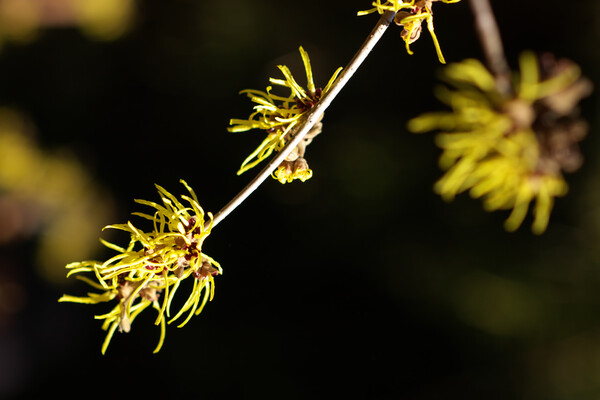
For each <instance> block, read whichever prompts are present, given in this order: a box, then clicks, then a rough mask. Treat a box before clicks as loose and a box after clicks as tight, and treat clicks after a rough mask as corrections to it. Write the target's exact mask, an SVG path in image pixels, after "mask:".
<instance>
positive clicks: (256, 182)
mask: <svg viewBox="0 0 600 400" xmlns="http://www.w3.org/2000/svg"><path fill="white" fill-rule="evenodd" d="M395 14H396V13H394V12H392V11H387V12H385V13H384V14H383V15H382V16H381V18H380V19H379V21H378V22H377V25H375V27H374V28H373V30H372V31H371V33H370V34H369V37H368V38H367V40H365V42H364V43H363V45H362V46H361V47H360V49H359V50H358V51H357V52H356V54H355V55H354V57H353V58H352V60H350V62H349V63H348V65H347V66H346V68H345V69H344V70H343V71H342V73H341V74H340V76H339V77H338V78H337V80H336V81H335V82H334V84H333V85H332V86H331V88H330V89H329V91H327V93H325V95H324V96H323V98H322V99H321V100H320V101H319V102H318V103H317V105H316V106H315V107H313V108H312V109H311V110H310V111H309V112H308V114H307V115H306V117H305V119H304V121H303V122H301V123H299V124H298V125H297V127H296V128H295V129H294V132H293V134H292V140H290V142H289V143H288V144H286V145H285V147H284V148H283V149H281V151H280V152H278V153H277V154H276V156H275V157H273V158H272V159H271V161H269V163H268V164H267V165H266V166H265V167H264V168H263V170H262V171H260V172H259V173H258V175H257V176H256V177H255V178H254V179H253V180H252V181H250V183H249V184H248V185H247V186H246V187H245V188H244V189H242V191H241V192H240V193H238V194H237V195H236V196H235V197H234V198H233V199H232V200H231V201H230V202H229V203H227V204H226V205H225V206H224V207H223V208H222V209H221V210H220V211H219V212H218V213H216V214H215V216H214V222H213V226H215V225H217V224H218V223H219V222H221V221H222V220H223V219H225V217H227V216H228V215H229V214H230V213H231V212H232V211H233V210H234V209H235V208H236V207H237V206H239V205H240V204H242V203H243V202H244V200H246V198H248V196H250V194H252V192H254V191H255V190H256V189H257V188H258V187H259V186H260V185H261V184H262V183H263V182H264V181H265V180H266V179H267V178H268V177H269V176H270V175H271V174H272V173H273V171H275V169H277V167H278V166H279V165H280V164H281V163H282V162H283V160H284V159H285V158H286V157H287V156H288V154H290V153H291V152H292V150H294V148H296V146H298V144H299V143H300V142H301V141H302V139H304V137H305V136H306V135H307V134H308V133H309V132H310V130H311V128H312V127H313V126H314V125H315V124H316V123H317V122H319V120H320V118H321V115H322V114H323V112H324V111H325V109H327V107H329V105H330V104H331V102H332V101H333V99H335V97H336V96H337V95H338V93H339V92H340V91H341V90H342V88H343V87H344V85H345V84H346V83H347V82H348V81H349V80H350V78H351V77H352V75H354V73H355V72H356V70H358V68H359V67H360V65H361V64H362V62H363V61H364V60H365V58H367V56H368V55H369V53H370V52H371V50H373V48H374V47H375V45H376V44H377V42H378V41H379V39H381V37H382V36H383V34H384V33H385V31H386V30H387V28H388V27H389V25H390V24H391V22H392V21H393V20H394V15H395Z"/></svg>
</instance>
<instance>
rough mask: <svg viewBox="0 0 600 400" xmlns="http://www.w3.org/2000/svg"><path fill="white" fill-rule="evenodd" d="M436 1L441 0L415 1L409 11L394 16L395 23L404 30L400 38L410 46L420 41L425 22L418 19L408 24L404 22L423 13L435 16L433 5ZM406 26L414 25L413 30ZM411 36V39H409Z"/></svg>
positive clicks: (399, 12)
mask: <svg viewBox="0 0 600 400" xmlns="http://www.w3.org/2000/svg"><path fill="white" fill-rule="evenodd" d="M436 1H440V0H417V1H415V3H414V6H413V7H412V8H410V9H409V10H408V11H404V10H402V11H398V12H397V13H396V15H395V16H394V22H395V23H396V25H398V26H401V27H403V28H404V29H403V30H402V32H400V36H401V37H402V39H404V40H406V41H408V43H409V44H412V43H414V42H416V41H417V39H419V37H420V36H421V32H422V31H423V27H422V23H423V20H422V19H417V20H412V21H410V22H408V23H406V21H405V22H404V23H403V22H402V21H403V20H404V19H405V18H408V17H412V16H414V15H417V14H420V13H423V12H428V13H429V14H431V15H433V7H432V3H433V2H436ZM405 24H406V25H408V24H414V26H412V27H411V28H412V29H406V27H405ZM409 35H410V37H408V36H409Z"/></svg>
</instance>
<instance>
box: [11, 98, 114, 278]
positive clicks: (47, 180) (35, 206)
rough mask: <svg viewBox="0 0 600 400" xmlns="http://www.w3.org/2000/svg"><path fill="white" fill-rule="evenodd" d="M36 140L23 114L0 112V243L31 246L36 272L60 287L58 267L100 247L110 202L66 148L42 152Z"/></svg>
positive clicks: (109, 218) (104, 192) (111, 203)
mask: <svg viewBox="0 0 600 400" xmlns="http://www.w3.org/2000/svg"><path fill="white" fill-rule="evenodd" d="M35 135H36V129H35V127H34V126H33V124H32V123H31V121H29V120H28V118H27V117H26V116H25V115H23V114H22V113H19V112H16V111H14V110H10V109H5V108H0V244H5V243H12V242H15V241H18V240H32V241H35V244H36V246H35V249H34V253H35V263H36V268H38V269H39V271H38V272H39V273H40V274H41V275H42V276H43V277H44V278H45V279H46V280H49V281H51V282H53V283H59V282H60V283H61V284H62V283H63V282H64V269H63V268H62V265H64V264H65V263H66V262H68V261H69V260H73V259H74V258H75V259H77V258H80V257H85V255H86V254H93V253H94V252H96V251H98V249H99V248H100V246H99V243H98V229H100V228H101V227H102V226H104V225H106V224H107V222H109V221H110V220H111V219H112V216H113V214H114V211H113V199H112V197H111V196H110V195H109V194H108V193H106V191H105V190H104V189H103V188H102V187H100V185H99V184H98V182H96V181H95V180H94V177H93V176H91V175H90V173H89V172H88V171H87V170H86V167H85V166H84V165H83V164H82V163H81V162H79V160H77V159H76V157H74V154H71V153H70V152H69V150H68V149H65V148H63V149H56V150H53V151H50V150H48V149H44V148H42V147H41V146H40V145H39V143H37V142H36V140H35ZM5 261H6V260H5Z"/></svg>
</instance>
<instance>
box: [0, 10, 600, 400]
mask: <svg viewBox="0 0 600 400" xmlns="http://www.w3.org/2000/svg"><path fill="white" fill-rule="evenodd" d="M493 3H494V7H495V11H496V12H497V18H498V22H499V25H500V29H501V31H502V35H503V39H504V42H505V46H506V53H507V58H508V60H509V63H510V64H511V65H512V66H513V68H516V61H517V57H518V54H519V53H520V52H521V51H522V50H524V49H531V50H534V51H538V52H542V51H552V52H554V53H555V54H556V55H557V56H559V57H566V58H570V59H572V60H574V61H575V62H577V63H578V64H579V65H580V66H581V67H582V69H583V72H584V74H586V75H587V76H588V77H589V78H590V79H591V80H592V81H593V82H595V83H596V86H598V82H599V79H598V78H599V77H598V74H599V73H598V71H600V68H599V62H600V59H599V53H598V42H599V41H600V28H599V26H600V6H599V5H598V2H597V1H596V0H580V1H576V2H572V3H568V5H567V6H565V2H560V1H557V0H551V1H547V0H544V1H542V0H534V1H528V2H523V1H519V0H502V1H499V0H498V1H494V2H493ZM368 7H369V3H368V1H365V2H363V1H358V0H356V1H355V0H352V1H341V0H339V1H329V2H322V1H317V0H306V1H303V2H297V1H281V0H279V1H274V0H252V1H249V0H231V1H227V2H225V1H223V2H217V1H211V2H209V1H198V0H170V1H159V0H145V1H139V2H138V4H137V8H136V15H135V18H134V20H133V22H132V24H131V26H130V28H129V30H128V31H127V32H126V33H125V34H123V35H122V36H120V37H118V38H116V39H113V40H109V41H106V40H104V41H101V40H97V39H94V38H91V37H89V36H86V35H85V34H83V33H82V31H81V29H79V28H78V27H77V26H72V27H45V28H44V27H42V28H40V30H39V32H38V35H37V37H36V38H35V39H33V40H30V41H27V42H25V43H21V42H10V41H8V42H7V43H5V45H4V47H3V48H2V49H1V51H0V105H2V106H6V107H10V108H11V109H16V110H19V112H21V113H22V114H23V115H24V116H26V118H27V119H28V120H30V122H31V124H32V126H35V131H36V132H37V133H36V136H35V140H36V143H37V144H38V145H39V147H40V148H41V149H42V150H43V151H46V152H49V153H51V154H62V153H61V152H68V153H69V154H70V156H71V157H74V158H75V159H76V160H78V162H79V163H80V165H81V166H82V168H84V169H85V171H87V172H86V173H88V174H89V175H90V176H91V177H92V180H93V183H94V185H97V186H98V187H101V188H102V190H103V191H104V192H105V193H107V196H108V197H109V198H111V199H112V200H111V202H112V203H111V210H112V211H111V212H112V216H111V218H112V219H111V220H110V221H107V222H105V223H120V222H125V221H126V220H127V219H128V218H130V216H129V214H130V213H131V212H133V211H139V210H140V207H139V206H137V205H135V203H134V202H133V199H134V198H143V199H148V200H155V201H156V200H158V195H157V194H156V192H155V190H154V187H153V184H154V183H158V184H160V185H162V186H164V187H165V188H167V189H168V190H170V191H172V192H174V193H177V194H179V193H183V189H182V187H181V186H180V185H179V183H178V182H179V179H181V178H183V179H185V180H186V181H187V182H188V183H189V184H190V185H191V186H192V187H193V188H194V189H195V190H196V193H197V194H198V197H199V198H200V202H201V204H202V205H203V207H204V208H205V209H206V210H207V211H212V212H216V211H218V210H219V208H220V207H222V206H223V205H224V204H226V203H227V202H228V201H229V200H230V199H231V198H232V197H233V196H234V195H235V194H236V193H237V192H238V191H239V190H241V189H242V188H243V186H244V185H245V184H246V183H247V182H249V180H250V179H251V178H252V176H253V174H254V173H256V172H258V170H256V171H255V170H252V171H250V172H248V173H246V174H244V175H242V176H239V177H238V176H236V174H235V173H236V171H237V168H238V167H239V165H240V164H241V162H242V161H243V160H244V158H245V157H246V155H247V154H249V152H250V151H251V150H252V149H254V148H255V147H256V146H257V145H258V143H259V141H260V140H261V135H260V134H259V133H255V132H247V133H239V134H232V133H228V132H227V131H226V127H227V125H228V121H229V118H245V117H246V116H247V115H248V114H249V112H250V107H251V104H250V102H249V101H248V100H247V98H246V97H245V96H240V95H238V91H239V90H241V89H245V88H255V89H264V87H265V86H266V85H267V82H268V78H269V77H271V76H272V77H280V74H279V71H278V70H277V68H276V65H277V64H286V65H288V66H289V67H290V68H291V69H292V71H293V72H295V76H296V77H297V78H298V80H299V81H300V82H302V83H303V82H304V78H303V70H302V66H301V63H300V56H299V53H298V50H297V49H298V46H300V45H302V46H304V48H305V49H306V50H307V51H308V52H309V54H310V56H311V60H312V62H313V70H314V74H315V79H316V81H317V84H319V83H320V84H321V85H324V84H325V83H326V82H327V80H328V79H329V77H330V75H331V74H332V73H333V71H334V70H335V69H336V68H337V67H338V66H343V65H345V64H346V63H347V62H348V61H349V60H350V58H351V57H352V55H353V54H354V52H355V51H356V49H358V47H359V46H360V44H361V43H362V41H363V40H364V38H365V37H366V36H367V34H368V33H369V31H370V30H371V28H372V27H373V26H374V24H375V23H376V21H377V16H376V15H369V16H364V17H356V11H358V10H362V9H366V8H368ZM434 11H435V27H436V33H437V35H438V38H439V40H440V43H441V46H442V49H443V51H444V54H445V57H446V60H447V61H448V62H453V61H459V60H462V59H464V58H469V57H476V58H481V51H480V47H479V44H478V41H477V37H476V35H475V31H474V29H473V24H472V23H473V22H472V16H471V14H470V9H469V7H468V4H467V2H466V0H465V1H462V2H461V3H458V4H442V3H435V6H434ZM412 49H413V50H414V52H415V54H414V55H412V56H409V55H407V54H406V52H405V50H404V43H403V42H402V41H401V39H400V37H399V29H398V28H396V27H392V28H391V29H390V30H389V31H388V32H387V33H386V35H385V36H384V38H383V39H382V40H381V42H380V43H379V45H378V46H377V47H376V48H375V50H374V51H373V53H372V54H371V55H370V57H369V58H368V59H367V60H366V62H365V63H364V65H363V67H361V69H360V70H359V71H358V72H357V74H356V75H355V77H354V78H353V79H352V80H351V82H350V83H349V84H348V85H347V86H346V87H345V88H344V89H343V91H342V92H341V94H340V95H339V97H338V99H336V100H335V102H334V103H333V104H332V106H331V107H330V108H329V110H328V111H327V112H326V117H325V120H324V130H323V134H321V135H320V136H319V137H318V138H317V139H316V140H315V141H314V142H313V144H312V145H311V146H310V147H309V149H308V151H307V159H308V162H309V164H310V166H311V168H312V169H313V170H314V176H313V178H312V179H311V180H309V181H307V182H306V183H304V184H301V183H296V182H295V183H293V184H289V185H281V184H279V183H277V182H276V181H274V180H269V181H267V182H265V183H264V184H263V185H262V186H261V188H260V189H259V190H258V191H257V192H255V193H254V194H253V195H252V196H251V197H250V198H249V199H248V200H247V201H246V202H245V203H244V204H243V205H241V206H240V207H239V208H238V209H236V210H235V211H234V212H233V214H231V215H230V216H229V217H228V218H227V219H225V220H224V221H223V222H222V223H221V224H220V225H219V226H218V227H217V228H215V230H214V231H213V234H212V235H211V236H210V237H209V238H208V239H207V241H206V242H205V245H204V251H205V252H206V253H207V254H209V255H211V256H212V257H214V258H215V259H216V260H218V261H219V262H220V263H221V265H222V266H223V268H224V275H223V276H220V277H218V278H217V280H216V294H215V298H214V300H213V301H212V303H210V304H208V305H207V306H206V308H205V310H204V311H203V313H202V314H201V315H200V316H199V317H195V318H193V319H192V320H191V321H190V322H189V323H188V325H187V326H185V327H184V328H182V329H177V328H176V327H175V326H170V327H169V328H168V329H167V337H166V342H165V345H164V347H163V349H162V350H161V352H160V353H159V354H157V355H153V354H152V350H153V349H154V346H155V344H156V341H157V340H158V334H159V332H158V328H157V327H155V326H154V325H153V320H154V317H155V315H154V311H148V312H147V314H148V315H142V316H140V317H139V318H138V319H137V320H136V321H135V323H134V324H133V326H132V331H131V332H130V333H128V334H118V333H117V334H115V337H114V338H113V341H112V343H111V345H110V347H109V349H108V352H107V354H106V355H105V356H102V355H101V354H100V346H101V344H102V341H103V338H104V332H103V331H102V330H101V329H100V325H101V322H100V321H98V320H95V319H94V318H93V316H94V315H96V314H102V313H104V312H106V311H108V310H109V309H110V308H111V306H109V305H95V306H84V305H80V304H72V303H60V304H59V303H58V302H57V299H58V298H59V297H60V296H61V295H62V294H63V293H69V294H74V295H84V294H85V292H86V291H87V290H88V287H86V286H85V285H84V284H83V283H81V282H77V281H76V280H74V279H70V280H68V281H67V280H66V279H64V278H61V279H56V277H55V276H56V273H55V274H54V275H53V276H54V277H53V278H51V277H50V275H52V274H50V273H49V272H48V270H47V268H46V269H42V268H39V267H38V266H37V265H38V264H39V263H40V262H39V256H36V252H37V251H38V249H39V242H40V241H41V240H42V239H43V238H44V235H45V233H44V230H43V227H44V224H41V225H40V229H39V230H38V231H36V232H34V233H32V234H31V235H29V236H26V237H23V235H22V236H21V237H18V238H13V239H12V240H7V241H6V242H5V243H4V244H2V245H1V246H0V263H1V264H0V268H1V269H0V271H1V272H2V275H0V278H2V277H4V279H10V280H11V282H12V285H13V286H12V287H18V288H19V290H17V292H18V293H19V295H18V302H19V307H13V308H10V307H5V309H6V310H8V311H5V312H3V313H0V397H2V398H23V397H27V396H41V395H44V396H48V395H50V396H52V395H58V396H62V397H66V398H70V397H74V396H81V397H83V396H89V395H94V394H100V395H102V396H107V397H117V398H118V397H124V396H125V395H132V396H133V395H135V396H152V397H158V396H159V395H164V394H167V393H170V394H173V395H175V396H177V395H186V396H193V398H206V399H221V398H236V399H254V398H256V399H259V398H260V399H271V398H273V399H281V398H285V399H320V398H348V397H350V398H354V397H362V398H369V399H392V398H393V399H423V400H425V399H427V400H428V399H440V398H445V399H455V398H456V399H463V400H468V399H487V400H493V399H535V400H537V399H540V400H542V399H544V400H563V399H564V400H577V399H582V400H584V399H585V400H588V399H589V400H594V399H598V398H600V249H599V247H598V243H599V240H600V186H598V183H597V182H598V178H599V177H600V170H599V168H600V165H599V164H598V162H597V159H596V154H598V151H599V150H600V149H599V148H598V145H599V141H598V138H597V135H596V132H597V131H598V117H597V116H598V102H597V97H595V96H594V95H593V96H591V97H590V98H587V99H585V100H584V101H583V103H582V113H583V115H584V117H585V118H586V119H587V120H588V122H589V124H590V132H589V135H588V137H587V138H586V140H585V141H584V142H583V144H582V150H583V153H584V155H585V157H586V162H585V164H584V167H583V168H582V169H581V170H580V171H578V172H577V173H575V174H571V175H569V176H567V180H568V182H569V184H570V192H569V194H568V195H567V196H566V197H564V198H560V199H558V201H557V202H556V206H555V209H554V212H553V215H552V218H551V221H550V226H549V228H548V230H547V231H546V232H545V233H544V234H543V235H542V236H534V235H532V234H531V233H530V230H529V226H530V224H531V218H530V217H529V218H528V219H527V220H526V222H525V223H524V225H523V226H522V227H521V228H520V229H519V230H518V231H517V232H516V233H506V232H505V231H504V230H503V228H502V222H503V221H504V219H505V218H506V217H507V215H508V214H507V213H505V212H496V213H487V212H485V211H484V210H483V209H482V205H481V202H480V201H478V200H473V199H471V198H469V197H468V195H462V196H459V197H458V198H457V199H456V200H455V201H454V202H452V203H444V202H443V201H442V200H441V199H440V198H439V197H438V196H436V195H435V194H434V193H433V191H432V185H433V183H434V182H435V180H436V179H438V177H439V176H440V175H441V172H440V170H439V168H438V166H437V157H438V156H439V149H437V148H436V147H435V145H434V143H433V137H434V135H433V134H426V135H413V134H410V133H409V132H408V131H407V130H406V128H405V126H406V121H407V120H408V119H410V118H411V117H414V116H416V115H418V114H419V113H421V112H424V111H433V110H438V109H441V108H442V106H441V105H440V104H439V103H438V102H437V101H436V100H435V98H434V96H433V88H434V86H435V85H436V84H437V81H436V71H438V70H439V68H440V64H439V63H438V61H437V58H436V55H435V50H434V48H433V44H432V41H431V38H430V35H429V33H428V32H424V33H423V35H422V37H421V39H420V40H419V41H418V42H416V43H415V44H413V45H412ZM2 193H4V194H5V195H7V194H10V193H9V189H6V188H4V189H2V187H0V195H1V194H2ZM101 202H102V203H103V204H100V203H101ZM104 202H105V200H102V199H100V198H98V206H100V205H102V206H105V205H106V204H104ZM89 213H90V217H91V216H92V215H93V214H94V208H93V207H92V208H91V209H90V211H89ZM83 222H85V218H83ZM99 228H100V226H98V227H95V226H94V229H95V230H97V233H98V235H97V236H100V234H101V233H100V229H99ZM71 233H72V232H71ZM102 236H103V237H106V238H110V236H109V233H104V234H102ZM110 254H111V252H110V251H108V250H104V249H102V248H100V247H97V248H95V250H94V252H92V254H88V255H85V256H83V258H98V259H104V258H106V257H110ZM66 261H77V259H70V260H66ZM63 265H64V264H63V263H60V264H57V263H56V265H54V267H55V270H56V271H58V275H59V276H61V277H62V276H64V270H63ZM0 293H2V292H0ZM2 301H3V302H5V303H7V302H10V301H11V299H10V297H8V296H6V294H5V296H4V298H3V300H2ZM13 301H16V300H14V299H13Z"/></svg>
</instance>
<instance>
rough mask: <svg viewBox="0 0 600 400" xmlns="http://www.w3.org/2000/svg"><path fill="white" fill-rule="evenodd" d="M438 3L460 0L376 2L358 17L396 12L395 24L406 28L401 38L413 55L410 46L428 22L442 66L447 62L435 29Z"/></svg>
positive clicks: (409, 52) (392, 0)
mask: <svg viewBox="0 0 600 400" xmlns="http://www.w3.org/2000/svg"><path fill="white" fill-rule="evenodd" d="M436 1H441V2H443V3H458V2H459V1H460V0H411V1H403V0H388V1H386V2H385V3H382V2H381V1H380V0H376V1H374V2H373V3H372V5H373V8H371V9H369V10H365V11H359V12H358V15H366V14H371V13H373V12H378V13H379V14H383V13H384V12H386V11H393V12H395V13H396V15H395V17H394V22H396V25H400V26H402V27H403V28H404V29H403V30H402V32H401V34H400V36H401V37H402V39H403V40H404V43H405V45H406V51H407V52H408V54H413V52H412V50H411V49H410V44H411V43H413V42H415V41H416V40H417V39H419V37H420V36H421V30H422V26H421V25H422V24H423V21H427V29H428V30H429V33H430V34H431V38H432V39H433V44H434V46H435V51H436V52H437V56H438V59H439V60H440V62H441V63H442V64H445V63H446V61H445V60H444V55H443V54H442V49H441V48H440V43H439V42H438V39H437V36H436V35H435V32H434V28H433V10H432V3H434V2H436Z"/></svg>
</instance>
